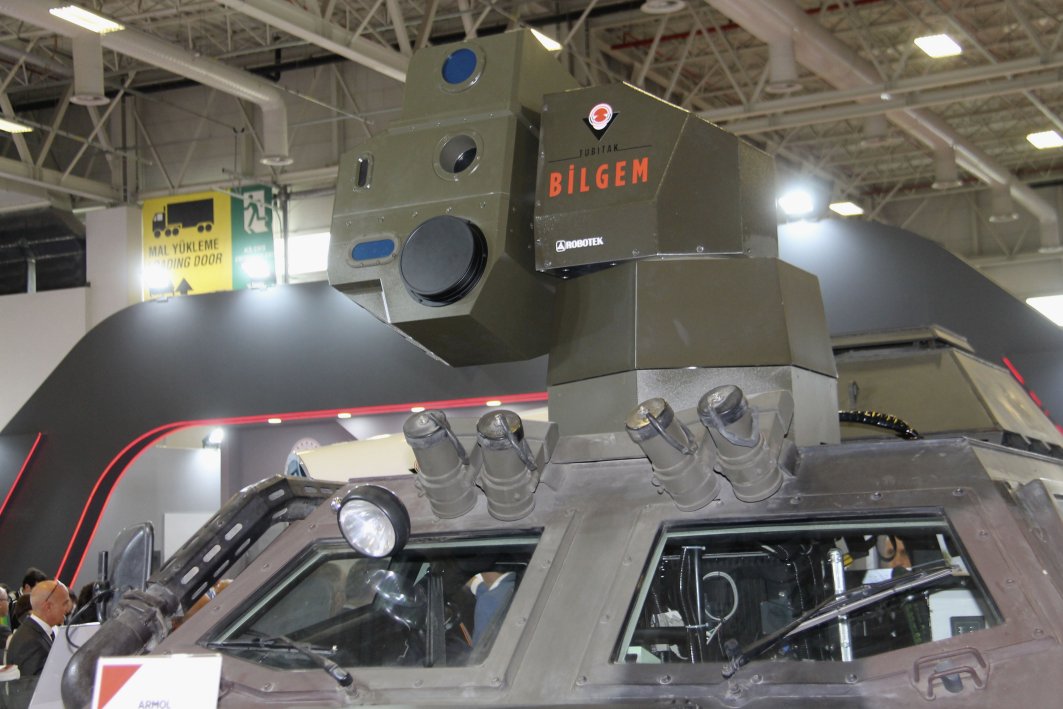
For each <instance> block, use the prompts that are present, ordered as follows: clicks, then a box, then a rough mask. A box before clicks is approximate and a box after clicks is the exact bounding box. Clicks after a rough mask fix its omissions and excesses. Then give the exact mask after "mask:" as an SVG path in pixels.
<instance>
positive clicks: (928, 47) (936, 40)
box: [915, 34, 963, 59]
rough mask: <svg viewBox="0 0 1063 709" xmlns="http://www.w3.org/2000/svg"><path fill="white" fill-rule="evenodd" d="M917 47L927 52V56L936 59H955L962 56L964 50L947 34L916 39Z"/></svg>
mask: <svg viewBox="0 0 1063 709" xmlns="http://www.w3.org/2000/svg"><path fill="white" fill-rule="evenodd" d="M915 46H917V47H919V48H920V49H922V50H923V51H924V52H926V54H927V56H929V57H933V58H934V59H940V58H941V57H954V56H956V55H957V54H962V53H963V49H961V48H960V45H958V44H956V40H954V39H953V38H952V37H949V36H948V35H947V34H932V35H929V36H927V37H916V39H915Z"/></svg>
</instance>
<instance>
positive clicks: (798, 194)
mask: <svg viewBox="0 0 1063 709" xmlns="http://www.w3.org/2000/svg"><path fill="white" fill-rule="evenodd" d="M779 208H780V209H782V211H783V213H784V214H786V216H788V217H803V216H805V215H808V214H811V213H812V210H813V209H814V205H813V204H812V195H811V194H809V193H808V191H806V190H790V191H789V192H787V193H786V194H784V195H783V196H782V197H780V198H779Z"/></svg>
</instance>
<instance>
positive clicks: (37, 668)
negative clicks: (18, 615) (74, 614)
mask: <svg viewBox="0 0 1063 709" xmlns="http://www.w3.org/2000/svg"><path fill="white" fill-rule="evenodd" d="M28 595H29V597H30V605H31V608H32V610H31V611H30V614H29V615H28V616H26V617H25V618H24V619H23V621H22V625H20V626H19V628H18V630H16V631H15V634H14V635H12V636H11V643H10V644H9V645H8V647H7V661H8V662H9V663H11V664H15V665H18V669H19V672H20V673H21V674H22V676H23V677H34V676H37V675H40V673H41V670H43V669H44V661H45V660H46V659H48V652H49V651H50V650H51V649H52V640H54V639H55V629H56V627H57V626H60V625H62V624H63V621H64V620H65V619H66V614H67V613H69V612H70V609H71V608H72V607H73V604H72V603H71V602H70V591H68V590H67V587H66V586H64V585H63V584H62V583H60V582H59V581H55V580H50V581H48V580H46V581H41V582H39V583H37V584H36V585H34V587H33V590H32V591H30V592H29V594H28Z"/></svg>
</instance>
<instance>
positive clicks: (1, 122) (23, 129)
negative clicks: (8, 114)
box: [0, 118, 33, 133]
mask: <svg viewBox="0 0 1063 709" xmlns="http://www.w3.org/2000/svg"><path fill="white" fill-rule="evenodd" d="M0 130H2V131H6V132H8V133H29V132H30V131H31V130H33V129H32V128H30V127H29V126H24V125H22V124H21V123H15V122H14V121H9V120H7V119H6V118H0Z"/></svg>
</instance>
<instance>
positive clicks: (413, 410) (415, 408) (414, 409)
mask: <svg viewBox="0 0 1063 709" xmlns="http://www.w3.org/2000/svg"><path fill="white" fill-rule="evenodd" d="M422 411H424V407H423V406H411V407H410V413H414V414H419V413H421V412H422Z"/></svg>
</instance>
